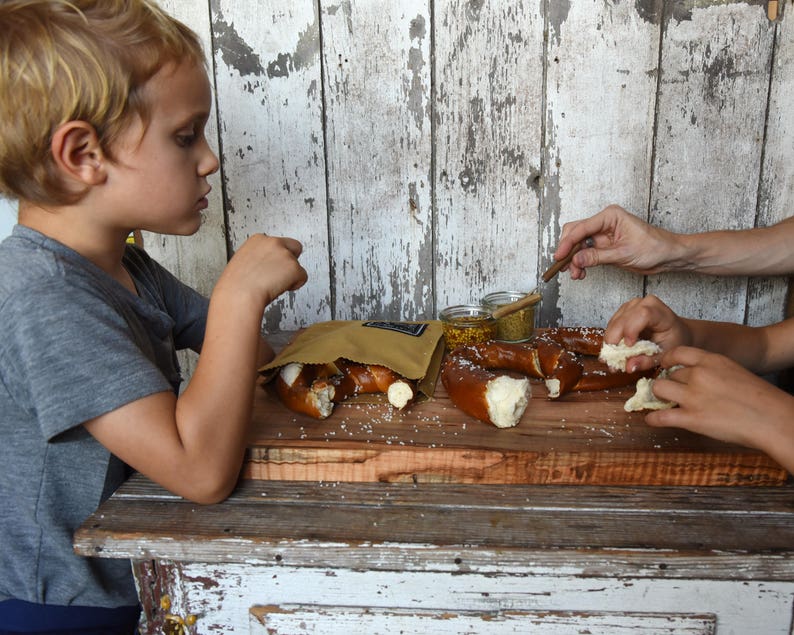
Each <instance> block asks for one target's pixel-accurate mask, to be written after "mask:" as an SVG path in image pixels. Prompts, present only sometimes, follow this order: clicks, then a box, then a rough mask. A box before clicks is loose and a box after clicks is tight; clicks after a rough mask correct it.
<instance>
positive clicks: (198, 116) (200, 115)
mask: <svg viewBox="0 0 794 635" xmlns="http://www.w3.org/2000/svg"><path fill="white" fill-rule="evenodd" d="M209 118H210V112H209V110H197V111H195V112H193V113H190V114H188V115H186V116H184V117H180V118H179V120H178V121H177V124H178V125H179V126H186V125H188V124H192V123H196V122H204V121H207V120H208V119H209Z"/></svg>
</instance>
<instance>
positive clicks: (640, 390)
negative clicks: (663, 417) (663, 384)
mask: <svg viewBox="0 0 794 635" xmlns="http://www.w3.org/2000/svg"><path fill="white" fill-rule="evenodd" d="M679 368H681V366H673V367H672V368H666V369H664V370H663V371H661V372H660V373H659V374H658V375H657V376H656V378H655V379H651V378H649V377H641V378H640V379H639V380H637V391H636V392H635V393H634V395H633V396H632V397H630V398H629V399H628V401H626V403H625V404H623V410H625V411H626V412H635V411H637V410H666V409H667V408H675V407H676V406H677V405H678V404H677V403H675V402H674V401H664V400H663V399H659V398H658V397H657V396H656V395H654V394H653V382H654V381H655V380H656V379H660V378H666V377H667V376H668V375H669V374H670V373H672V372H673V371H674V370H678V369H679Z"/></svg>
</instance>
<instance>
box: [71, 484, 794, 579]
mask: <svg viewBox="0 0 794 635" xmlns="http://www.w3.org/2000/svg"><path fill="white" fill-rule="evenodd" d="M75 550H76V551H77V553H79V554H81V555H86V556H96V557H113V558H128V559H132V560H146V559H165V560H175V561H196V562H240V563H270V564H280V565H288V564H291V565H293V566H314V567H317V566H327V567H332V566H346V567H354V568H362V569H367V568H373V569H377V568H384V567H385V568H396V567H403V568H408V569H410V568H417V569H422V570H427V569H428V568H430V569H438V570H445V568H449V570H453V571H459V570H464V569H465V568H466V567H472V566H476V567H478V568H480V569H482V568H486V569H488V568H493V570H494V571H504V570H505V569H510V568H523V569H527V568H529V569H532V568H542V569H544V570H545V569H547V568H552V569H553V568H555V567H563V568H564V570H565V571H568V572H570V570H571V569H572V568H573V569H578V570H579V574H582V575H583V574H585V573H587V574H594V573H596V572H599V571H606V570H608V571H609V575H613V576H614V575H624V576H640V577H642V576H646V575H657V576H658V575H660V574H661V575H666V576H668V577H676V576H681V577H688V576H691V575H693V574H694V573H695V571H697V574H698V576H703V575H704V570H705V571H706V572H707V573H706V575H711V576H715V577H725V578H733V577H738V576H739V571H741V577H742V578H743V579H745V578H747V577H748V576H749V577H751V578H752V577H756V578H758V579H768V580H774V579H785V580H794V558H792V557H791V555H792V552H794V497H793V496H792V491H791V489H790V488H789V487H774V488H759V487H709V488H689V487H639V488H637V487H605V486H593V487H591V486H504V485H500V486H483V485H432V484H416V485H408V484H395V483H316V482H315V483H312V482H295V481H256V480H244V481H241V482H240V484H239V486H238V488H237V489H236V490H235V492H234V493H233V494H232V496H231V497H230V498H229V499H228V500H226V501H225V502H223V503H220V504H217V505H207V506H201V505H197V504H194V503H191V502H189V501H185V500H184V499H181V498H179V497H177V496H175V495H173V494H170V493H169V492H167V491H166V490H164V489H162V488H160V487H159V486H157V485H155V484H153V483H151V482H150V481H148V480H147V479H145V478H144V477H142V476H134V477H133V478H132V479H130V481H128V482H127V483H126V484H125V485H123V486H122V487H121V488H120V489H119V490H118V492H117V493H116V494H114V495H113V496H112V497H111V498H110V499H109V500H108V501H106V502H105V503H104V504H103V505H101V506H100V508H99V509H98V510H97V511H96V512H95V513H94V514H93V515H92V516H91V517H89V518H88V519H87V520H86V521H85V523H84V524H83V525H82V527H81V528H80V529H79V530H78V531H77V532H76V534H75ZM385 552H389V555H388V556H384V553H385ZM704 561H707V562H709V563H711V564H709V566H707V567H706V568H705V569H704ZM673 563H676V564H673ZM708 571H711V573H708Z"/></svg>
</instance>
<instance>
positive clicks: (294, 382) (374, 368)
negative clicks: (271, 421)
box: [276, 359, 415, 419]
mask: <svg viewBox="0 0 794 635" xmlns="http://www.w3.org/2000/svg"><path fill="white" fill-rule="evenodd" d="M276 391H277V392H278V395H279V397H280V398H281V401H282V402H283V403H284V405H285V406H287V407H288V408H289V409H290V410H294V411H295V412H301V413H303V414H307V415H309V416H311V417H314V418H316V419H325V418H326V417H328V416H329V415H330V414H331V412H333V409H334V404H337V403H340V402H342V401H345V400H346V399H349V398H350V397H352V396H354V395H363V394H371V393H385V394H386V396H387V398H388V400H389V403H390V404H391V405H393V406H394V407H395V408H404V407H405V406H406V404H408V402H409V401H411V400H412V399H413V398H414V395H415V392H414V386H413V384H412V383H411V382H409V381H408V380H407V379H405V378H404V377H402V376H401V375H399V374H398V373H396V372H394V371H393V370H391V369H390V368H387V367H386V366H379V365H375V364H356V363H353V362H350V361H348V360H345V359H338V360H336V361H335V362H334V363H333V364H300V363H297V362H292V363H289V364H286V365H285V366H283V367H282V368H281V370H280V371H279V373H278V376H277V377H276Z"/></svg>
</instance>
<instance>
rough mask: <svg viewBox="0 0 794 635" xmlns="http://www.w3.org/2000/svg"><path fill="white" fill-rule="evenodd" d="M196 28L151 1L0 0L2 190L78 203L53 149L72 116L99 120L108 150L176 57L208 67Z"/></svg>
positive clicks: (143, 114)
mask: <svg viewBox="0 0 794 635" xmlns="http://www.w3.org/2000/svg"><path fill="white" fill-rule="evenodd" d="M204 59H205V58H204V53H203V51H202V47H201V42H200V41H199V39H198V37H197V36H196V34H195V33H194V32H193V31H191V30H190V29H189V28H188V27H186V26H185V25H184V24H182V23H181V22H179V21H177V20H175V19H173V18H172V17H170V16H169V15H167V14H166V13H165V12H163V11H162V10H161V9H160V8H158V7H157V6H156V5H154V4H153V3H151V2H149V0H71V1H67V0H11V1H7V2H0V194H5V195H7V196H10V197H12V198H13V197H16V198H20V199H24V200H28V201H32V202H35V203H38V204H43V205H47V204H68V203H75V202H77V201H78V200H80V198H81V197H82V195H83V194H82V193H78V194H76V195H75V194H74V193H73V192H72V191H70V190H68V189H67V188H66V187H65V184H64V183H63V182H62V181H61V179H59V178H58V175H57V173H56V170H55V163H54V161H53V158H52V155H51V152H50V143H51V141H52V135H53V133H54V132H55V130H56V129H57V128H58V127H59V126H60V125H61V124H63V123H65V122H67V121H73V120H79V121H85V122H87V123H89V124H91V125H92V126H93V127H94V129H95V130H96V132H97V135H98V137H99V140H100V143H101V146H102V150H103V152H106V153H107V154H108V155H109V156H110V157H111V158H112V156H113V155H112V150H111V148H112V144H113V142H114V140H115V139H116V138H117V137H118V135H119V133H120V132H121V131H122V130H123V129H124V127H125V126H126V125H127V124H129V123H131V121H132V118H133V117H134V116H136V115H137V116H138V117H140V118H141V119H142V120H143V121H144V122H147V121H148V112H147V104H146V103H145V101H144V99H143V97H142V90H141V89H142V87H143V85H144V84H145V83H146V82H147V81H148V80H149V79H150V78H151V77H152V76H153V75H154V74H155V73H157V71H159V70H160V69H161V68H162V67H163V66H164V65H166V64H168V63H171V62H173V63H181V62H188V63H189V62H195V63H200V64H203V63H204Z"/></svg>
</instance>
